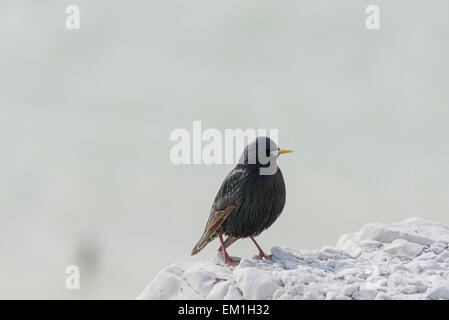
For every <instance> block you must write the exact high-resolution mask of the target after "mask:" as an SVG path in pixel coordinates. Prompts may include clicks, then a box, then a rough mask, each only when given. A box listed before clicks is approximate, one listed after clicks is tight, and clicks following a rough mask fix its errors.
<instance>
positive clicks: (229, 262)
mask: <svg viewBox="0 0 449 320" xmlns="http://www.w3.org/2000/svg"><path fill="white" fill-rule="evenodd" d="M218 237H219V238H220V243H221V252H220V254H223V258H224V263H225V264H227V265H229V266H237V265H238V264H239V263H240V261H238V260H234V259H232V258H231V257H230V256H229V255H228V253H227V252H226V248H225V245H224V242H223V237H222V235H221V234H219V235H218Z"/></svg>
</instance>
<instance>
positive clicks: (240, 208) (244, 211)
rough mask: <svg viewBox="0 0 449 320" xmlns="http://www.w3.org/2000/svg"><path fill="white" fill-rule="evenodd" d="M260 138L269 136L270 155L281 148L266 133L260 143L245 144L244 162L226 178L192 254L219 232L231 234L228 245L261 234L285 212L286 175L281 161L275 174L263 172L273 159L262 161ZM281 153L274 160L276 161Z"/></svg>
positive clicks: (267, 147)
mask: <svg viewBox="0 0 449 320" xmlns="http://www.w3.org/2000/svg"><path fill="white" fill-rule="evenodd" d="M259 139H266V143H265V145H266V150H263V151H262V152H263V153H264V154H266V155H267V156H268V155H269V154H270V155H271V154H273V153H276V152H277V151H278V150H279V148H278V147H277V146H276V144H275V143H274V142H273V141H271V140H270V139H269V138H265V137H263V138H262V137H259V138H258V139H257V140H256V142H255V143H256V146H254V145H249V146H247V147H246V148H245V151H244V153H243V155H242V158H241V161H240V163H239V164H237V166H236V167H235V168H234V169H233V170H232V171H231V172H230V173H229V174H228V176H227V177H226V178H225V180H224V181H223V183H222V185H221V188H220V189H219V191H218V193H217V196H216V197H215V200H214V202H213V204H212V208H211V212H210V216H209V220H208V222H207V224H206V228H205V230H204V234H203V236H202V237H201V239H200V240H199V241H198V243H197V245H196V246H195V247H194V248H193V250H192V255H194V254H196V253H198V252H199V251H200V250H202V249H203V248H204V247H205V246H206V245H207V244H208V243H209V242H210V241H212V240H214V239H215V238H216V237H217V236H219V235H223V234H224V235H227V236H228V237H229V238H228V239H227V240H226V241H225V244H224V245H225V247H227V246H229V245H230V244H232V243H233V242H234V241H235V240H236V239H238V238H246V237H254V236H257V235H259V234H260V233H261V232H262V231H264V230H265V229H267V228H268V227H270V226H271V225H272V224H273V223H274V221H275V220H276V219H277V218H278V217H279V215H280V214H281V212H282V209H283V208H284V204H285V198H286V194H285V184H284V178H283V176H282V172H281V170H280V169H279V168H278V167H277V163H276V168H275V171H274V172H275V173H274V174H269V175H263V174H261V173H260V169H261V168H262V167H265V168H267V167H268V166H269V163H267V164H265V165H263V164H262V163H263V161H259V154H260V153H259V152H261V151H260V150H259V147H258V146H257V142H258V141H259ZM253 144H254V143H253ZM249 150H250V151H249ZM251 150H253V151H254V150H255V152H256V154H257V160H256V162H255V163H253V164H251V161H248V153H250V152H251ZM277 156H278V155H276V156H275V157H274V158H273V159H272V160H273V161H275V162H276V160H277ZM248 162H250V163H248Z"/></svg>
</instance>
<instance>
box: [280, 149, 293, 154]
mask: <svg viewBox="0 0 449 320" xmlns="http://www.w3.org/2000/svg"><path fill="white" fill-rule="evenodd" d="M290 152H293V150H289V149H281V150H279V154H284V153H290Z"/></svg>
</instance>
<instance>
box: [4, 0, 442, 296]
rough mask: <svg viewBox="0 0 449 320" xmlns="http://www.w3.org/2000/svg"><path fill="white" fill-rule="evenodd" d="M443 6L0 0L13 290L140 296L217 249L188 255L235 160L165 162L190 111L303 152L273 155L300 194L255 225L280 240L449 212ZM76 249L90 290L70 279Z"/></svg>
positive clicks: (210, 124)
mask: <svg viewBox="0 0 449 320" xmlns="http://www.w3.org/2000/svg"><path fill="white" fill-rule="evenodd" d="M68 4H76V5H79V7H80V9H81V30H79V31H69V30H67V29H66V28H65V17H66V15H65V13H64V10H65V6H66V5H68ZM369 4H376V5H379V6H380V10H381V29H380V30H378V31H369V30H367V29H366V28H365V25H364V21H365V17H366V14H365V8H366V6H367V5H369ZM448 12H449V2H448V1H447V0H440V1H410V0H407V1H406V0H403V1H399V0H396V1H391V0H388V1H387V0H376V1H374V0H373V1H349V0H347V1H335V0H326V1H323V0H321V1H320V0H309V1H299V0H291V1H276V0H270V1H267V0H252V1H241V0H232V1H230V0H227V1H211V0H202V1H195V0H194V1H183V0H179V1H172V0H163V1H162V0H160V1H143V0H142V1H124V0H123V1H106V0H102V1H99V0H97V1H88V0H85V1H79V0H73V1H49V0H48V1H44V0H40V1H31V0H30V1H19V0H0V215H1V219H0V298H63V299H71V298H126V299H134V298H135V297H136V296H137V295H138V294H139V293H140V292H141V291H142V290H143V288H144V287H145V286H146V285H147V284H148V283H149V282H150V281H151V280H152V279H153V278H154V276H155V275H156V273H157V272H158V271H159V270H160V269H161V268H163V267H166V266H168V265H169V264H171V263H173V262H175V261H179V260H185V261H199V260H210V259H212V258H213V256H214V255H215V251H216V248H217V246H218V241H216V242H214V243H213V244H211V245H209V246H208V247H207V248H206V249H205V250H204V251H202V252H201V253H200V254H199V255H198V256H195V257H190V256H189V254H190V251H191V249H192V247H193V246H194V244H195V243H196V241H197V240H198V239H199V237H200V236H201V233H202V231H203V228H204V224H205V222H206V220H207V216H208V214H209V209H210V205H211V202H212V200H213V198H214V196H215V194H216V191H217V190H218V188H219V185H220V183H221V181H222V180H223V178H224V177H225V176H226V174H227V173H228V171H229V170H231V169H232V166H230V165H214V166H206V165H197V166H174V165H172V164H171V162H170V160H169V151H170V148H171V147H172V145H173V143H171V142H170V141H169V135H170V132H171V131H172V130H173V129H175V128H179V127H180V128H186V129H188V130H191V127H192V121H193V120H201V121H202V124H203V128H217V129H220V130H223V129H225V128H243V129H246V128H266V129H270V128H277V129H279V140H280V144H281V146H283V147H287V148H292V149H294V150H295V151H296V152H295V153H293V154H289V155H286V156H285V157H283V158H282V159H281V161H280V166H281V168H282V170H283V172H284V176H285V180H286V185H287V204H286V207H285V209H284V212H283V214H282V216H281V218H280V219H279V220H278V221H277V222H276V223H275V224H274V225H273V226H272V227H271V228H270V229H269V230H268V231H266V232H265V233H263V234H262V235H261V236H260V238H259V239H260V243H261V245H262V246H263V247H264V248H266V250H267V251H269V249H270V248H271V247H272V246H274V245H284V246H289V247H294V248H301V249H312V248H314V249H318V248H320V247H321V246H323V245H327V244H329V245H334V244H335V243H336V241H337V239H338V237H339V235H340V234H342V233H348V232H353V231H356V230H358V229H360V228H361V227H362V226H363V225H364V224H367V223H371V222H392V221H400V220H403V219H406V218H409V217H412V216H419V217H422V218H426V219H432V220H436V221H440V222H444V223H448V224H449V169H448V164H449V142H448V136H449V125H448V124H449V90H448V89H449V88H448V74H449V63H448V57H449V41H448V39H449V21H448V17H447V15H448ZM255 252H256V250H255V248H254V247H253V245H252V244H251V242H250V241H248V240H243V241H240V242H239V243H237V244H235V245H234V246H233V247H231V249H230V253H231V254H232V255H237V256H244V257H248V256H252V255H253V254H254V253H255ZM69 264H78V265H80V267H81V290H79V291H69V290H67V289H66V288H65V278H66V274H65V268H66V266H67V265H69Z"/></svg>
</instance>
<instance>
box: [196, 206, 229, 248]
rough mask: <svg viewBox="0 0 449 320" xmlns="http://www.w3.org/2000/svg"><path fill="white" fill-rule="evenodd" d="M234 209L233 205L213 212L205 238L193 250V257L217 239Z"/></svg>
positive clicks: (205, 231)
mask: <svg viewBox="0 0 449 320" xmlns="http://www.w3.org/2000/svg"><path fill="white" fill-rule="evenodd" d="M232 209H234V205H231V206H229V207H227V208H226V209H224V210H219V211H212V212H211V216H210V217H209V221H208V222H207V224H206V230H204V233H203V236H202V237H201V239H200V240H199V241H198V243H197V244H196V246H195V247H194V248H193V250H192V253H191V255H192V256H193V255H195V254H197V253H198V252H200V251H201V250H202V249H203V248H204V247H205V246H206V245H207V244H208V243H209V242H211V241H212V240H214V239H215V238H216V237H217V230H218V229H219V228H220V226H221V225H222V224H223V222H224V221H225V220H226V218H227V217H228V215H229V213H231V211H232Z"/></svg>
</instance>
